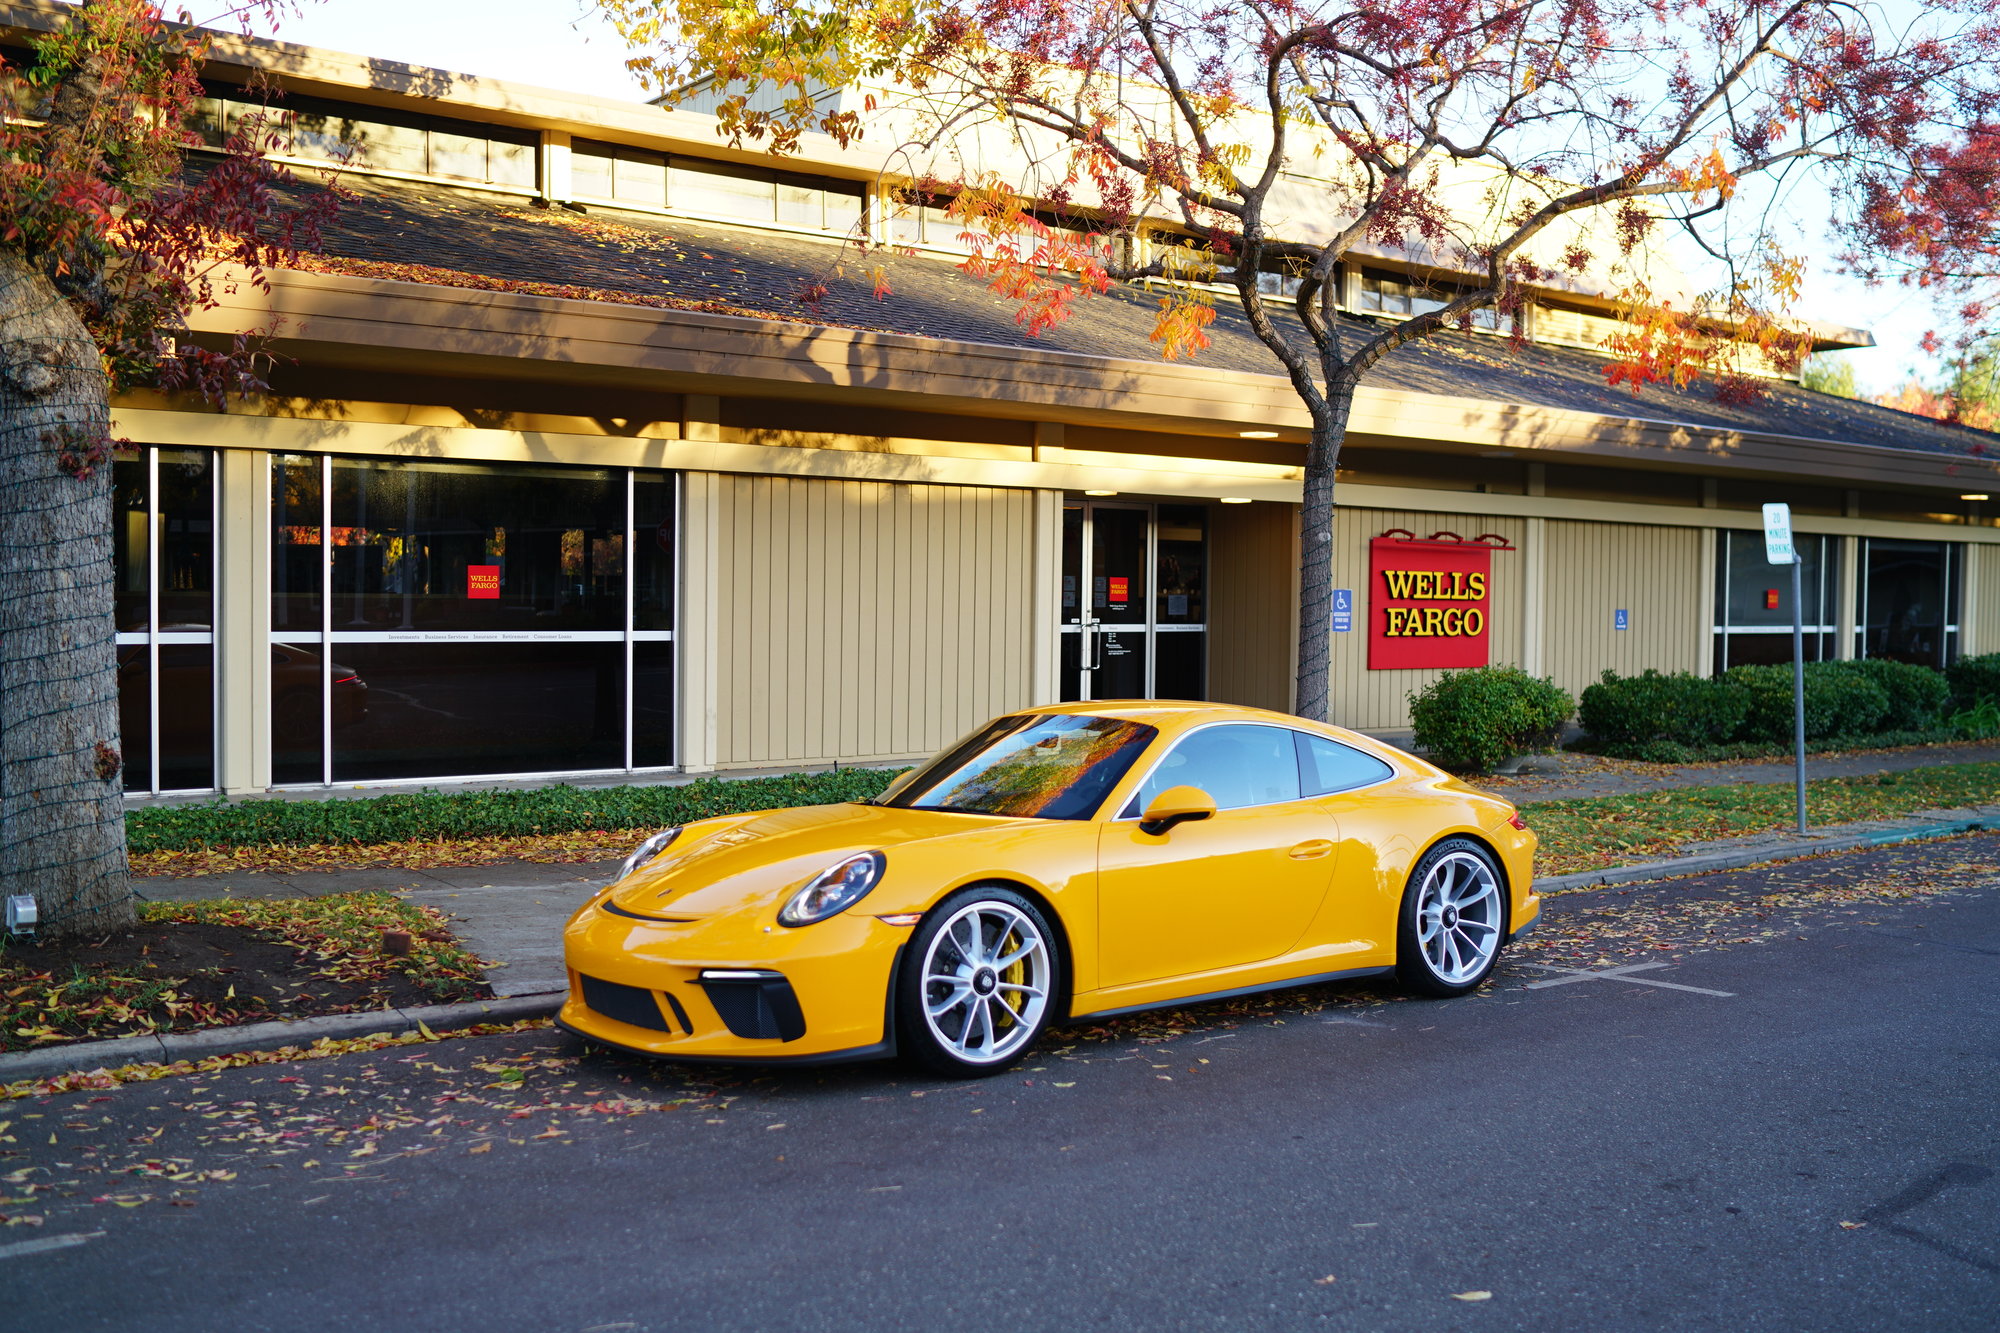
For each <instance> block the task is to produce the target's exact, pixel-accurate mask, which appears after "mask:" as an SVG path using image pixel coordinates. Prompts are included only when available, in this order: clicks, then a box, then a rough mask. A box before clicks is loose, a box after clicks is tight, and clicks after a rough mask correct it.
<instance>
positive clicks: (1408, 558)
mask: <svg viewBox="0 0 2000 1333" xmlns="http://www.w3.org/2000/svg"><path fill="white" fill-rule="evenodd" d="M1447 536H1449V534H1445V533H1438V534H1435V535H1434V536H1433V538H1432V540H1430V541H1419V540H1417V539H1416V538H1415V537H1414V536H1411V535H1408V534H1405V535H1402V536H1397V535H1395V534H1394V533H1393V532H1392V533H1391V534H1390V535H1387V536H1382V537H1377V538H1375V539H1374V540H1373V541H1371V542H1369V543H1368V669H1369V670H1370V671H1389V670H1395V669H1398V668H1405V667H1483V666H1485V665H1486V663H1487V638H1486V635H1487V627H1488V624H1489V622H1490V619H1491V610H1490V607H1491V601H1490V594H1491V590H1492V583H1493V579H1492V574H1493V552H1494V551H1495V550H1509V549H1511V548H1510V547H1507V546H1505V545H1499V546H1494V545H1489V544H1488V543H1487V541H1486V540H1484V539H1482V540H1479V541H1470V542H1468V541H1459V540H1457V539H1455V538H1454V539H1452V540H1443V538H1445V537H1447ZM1493 540H1496V541H1497V540H1498V539H1497V538H1496V539H1493Z"/></svg>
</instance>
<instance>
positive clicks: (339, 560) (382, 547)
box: [332, 458, 625, 631]
mask: <svg viewBox="0 0 2000 1333" xmlns="http://www.w3.org/2000/svg"><path fill="white" fill-rule="evenodd" d="M623 492H624V486H623V485H622V476H620V477H614V476H613V474H611V473H610V472H608V471H605V470H602V469H592V468H532V467H496V466H491V465H486V464H477V463H403V462H389V461H383V460H375V459H346V458H340V459H335V460H334V463H333V528H332V536H333V543H332V544H333V552H332V556H333V561H332V563H333V628H334V629H335V630H336V631H342V630H362V629H376V630H413V629H438V630H442V629H490V630H506V629H518V630H554V629H598V630H619V629H623V628H624V623H625V615H624V565H625V560H624V528H625V496H624V493H623Z"/></svg>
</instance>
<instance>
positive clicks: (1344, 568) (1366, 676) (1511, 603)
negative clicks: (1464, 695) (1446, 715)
mask: <svg viewBox="0 0 2000 1333" xmlns="http://www.w3.org/2000/svg"><path fill="white" fill-rule="evenodd" d="M1548 526H1550V527H1551V528H1553V527H1554V526H1556V525H1555V524H1553V523H1551V524H1549V525H1548ZM1391 528H1402V529H1403V530H1405V531H1407V532H1414V533H1416V534H1417V536H1419V537H1428V536H1430V535H1431V534H1432V533H1434V532H1440V531H1444V532H1455V533H1457V534H1458V535H1459V536H1461V537H1465V538H1468V539H1470V538H1473V537H1477V536H1479V535H1480V534H1482V533H1488V532H1492V533H1498V534H1499V535H1500V536H1502V537H1505V538H1506V539H1507V540H1508V541H1509V542H1510V543H1512V544H1513V545H1514V546H1515V547H1516V548H1519V547H1521V546H1522V545H1523V544H1524V543H1525V541H1526V539H1527V529H1528V524H1527V520H1526V519H1520V518H1480V517H1476V516H1473V515H1468V514H1437V513H1420V512H1415V511H1411V510H1400V509H1341V510H1339V511H1338V512H1337V514H1336V515H1335V518H1334V527H1333V550H1334V555H1333V586H1334V587H1336V588H1347V589H1350V590H1352V592H1353V593H1354V628H1353V630H1352V631H1350V632H1349V633H1346V634H1336V635H1334V636H1333V699H1332V710H1331V716H1332V719H1333V720H1334V721H1335V722H1337V723H1339V724H1340V725H1341V726H1343V727H1355V728H1357V729H1367V730H1384V729H1392V728H1398V727H1407V726H1409V725H1410V703H1409V696H1410V692H1411V691H1413V690H1420V689H1422V688H1423V687H1424V686H1426V685H1428V684H1430V683H1431V682H1432V681H1434V680H1436V679H1437V678H1438V677H1439V676H1440V675H1442V674H1444V673H1443V672H1441V671H1433V670H1422V671H1418V670H1399V671H1370V670H1369V669H1368V627H1369V618H1368V606H1369V587H1368V543H1369V541H1370V540H1371V539H1373V538H1376V537H1379V536H1381V535H1382V534H1383V533H1385V532H1387V531H1388V530H1389V529H1391ZM1525 566H1526V561H1525V559H1524V557H1523V553H1522V551H1521V550H1519V549H1516V550H1513V551H1495V552H1494V553H1493V576H1492V584H1491V588H1492V591H1491V593H1490V594H1489V598H1490V601H1489V621H1490V623H1489V628H1488V630H1487V642H1488V645H1489V651H1490V657H1489V658H1488V660H1489V661H1490V662H1491V663H1492V665H1494V666H1518V665H1519V664H1520V661H1521V644H1522V621H1521V618H1522V614H1523V600H1524V599H1523V597H1522V583H1523V580H1524V578H1525ZM1548 600H1549V601H1551V602H1552V601H1553V600H1554V599H1553V598H1552V597H1551V598H1550V599H1548ZM1545 604H1546V603H1545ZM1553 649H1554V645H1553V644H1549V645H1547V647H1546V648H1545V651H1552V650H1553Z"/></svg>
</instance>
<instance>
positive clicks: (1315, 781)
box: [1292, 731, 1395, 796]
mask: <svg viewBox="0 0 2000 1333" xmlns="http://www.w3.org/2000/svg"><path fill="white" fill-rule="evenodd" d="M1292 734H1293V735H1295V736H1297V737H1298V742H1299V773H1300V776H1301V778H1302V779H1303V781H1304V783H1305V794H1306V795H1308V796H1327V795H1330V794H1332V793H1334V792H1339V791H1351V790H1353V789H1354V788H1356V787H1365V786H1367V785H1368V784H1370V783H1372V782H1380V781H1381V780H1382V779H1383V778H1386V777H1388V776H1389V775H1390V774H1391V773H1393V772H1395V770H1394V769H1392V768H1390V767H1389V765H1387V764H1385V763H1383V762H1382V761H1381V760H1380V759H1377V758H1376V757H1375V756H1374V755H1372V754H1363V753H1362V752H1361V751H1359V750H1357V749H1355V748H1354V747H1353V746H1351V745H1342V744H1341V743H1340V742H1338V741H1330V740H1328V739H1327V738H1326V737H1324V736H1313V735H1309V734H1308V733H1306V732H1303V731H1298V732H1294V733H1292Z"/></svg>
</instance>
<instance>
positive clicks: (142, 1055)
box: [0, 994, 563, 1083]
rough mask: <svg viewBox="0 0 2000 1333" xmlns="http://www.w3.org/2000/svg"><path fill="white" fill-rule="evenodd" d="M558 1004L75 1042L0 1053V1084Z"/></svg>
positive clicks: (445, 1009)
mask: <svg viewBox="0 0 2000 1333" xmlns="http://www.w3.org/2000/svg"><path fill="white" fill-rule="evenodd" d="M562 1002H563V997H562V995H561V994H553V995H515V996H510V997H508V998H505V999H498V1000H475V1001H472V1002H470V1003H467V1004H431V1005H424V1006H422V1007H420V1008H416V1009H371V1010H369V1011H368V1012H367V1013H361V1014H325V1015H322V1016H321V1017H319V1018H300V1019H292V1020H280V1021H277V1022H271V1023H248V1024H245V1025H243V1026H241V1027H228V1028H205V1029H203V1030H202V1031H199V1032H168V1033H163V1034H161V1035H159V1036H146V1037H117V1038H114V1039H113V1040H110V1041H83V1042H76V1043H74V1044H72V1045H69V1046H54V1047H50V1048H48V1049H47V1050H40V1051H15V1052H12V1053H10V1054H7V1055H0V1083H14V1082H19V1081H20V1080H22V1079H31V1078H55V1077H57V1076H58V1075H62V1074H77V1073H86V1072H88V1071H90V1070H93V1069H116V1068H118V1066H120V1065H138V1064H172V1063H174V1062H175V1061H177V1060H201V1059H204V1058H206V1057H208V1056H211V1055H237V1054H240V1053H242V1052H244V1051H276V1050H282V1049H284V1048H285V1047H287V1046H310V1045H311V1044H312V1043H314V1042H316V1041H320V1040H322V1039H326V1038H331V1039H333V1040H345V1039H347V1038H350V1037H372V1036H376V1035H384V1036H397V1035H400V1034H401V1033H405V1032H415V1031H416V1030H417V1024H419V1023H421V1024H423V1025H424V1026H425V1027H427V1028H429V1029H430V1030H431V1031H433V1032H451V1031H455V1030H457V1029H459V1028H468V1027H474V1026H477V1025H478V1024H481V1023H517V1022H519V1021H521V1020H522V1019H524V1018H546V1017H547V1016H549V1015H550V1014H553V1013H555V1011H556V1010H558V1009H560V1008H561V1007H562Z"/></svg>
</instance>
